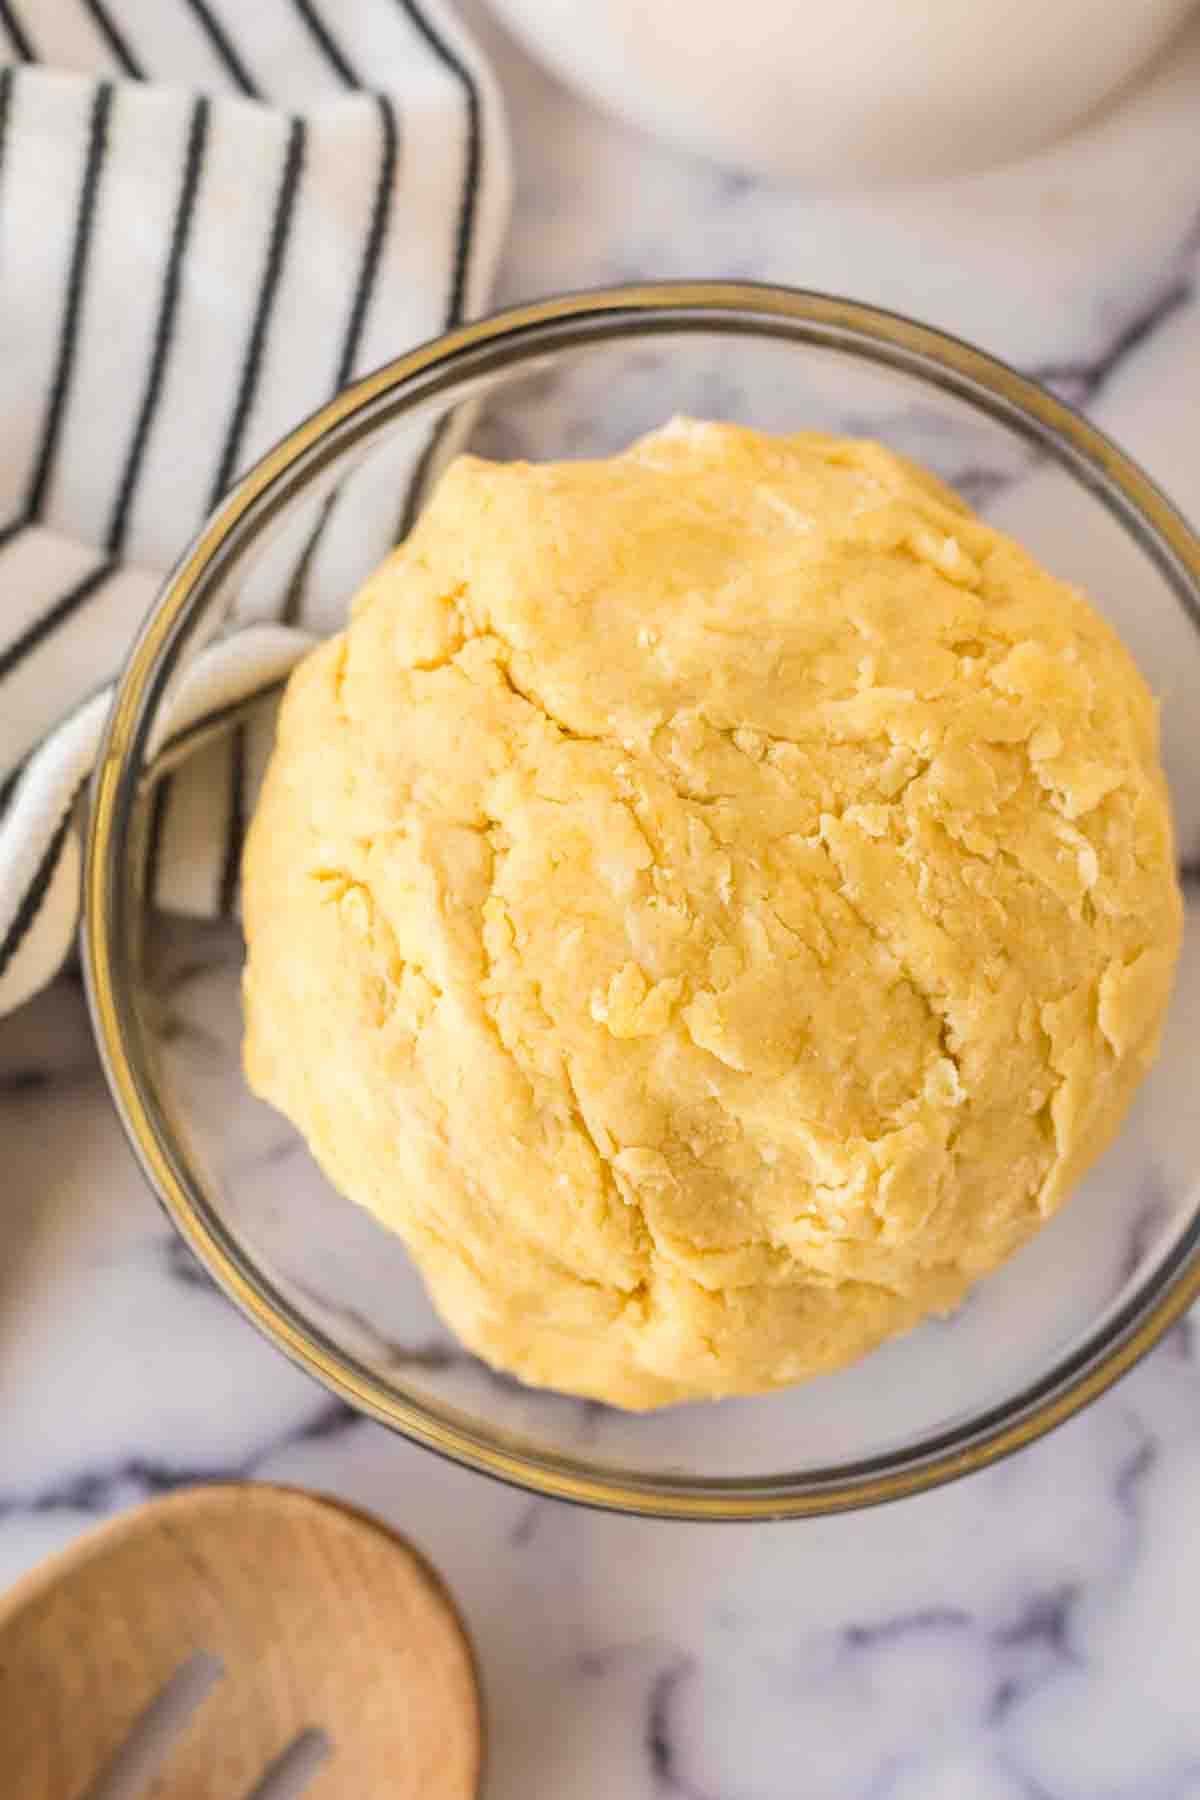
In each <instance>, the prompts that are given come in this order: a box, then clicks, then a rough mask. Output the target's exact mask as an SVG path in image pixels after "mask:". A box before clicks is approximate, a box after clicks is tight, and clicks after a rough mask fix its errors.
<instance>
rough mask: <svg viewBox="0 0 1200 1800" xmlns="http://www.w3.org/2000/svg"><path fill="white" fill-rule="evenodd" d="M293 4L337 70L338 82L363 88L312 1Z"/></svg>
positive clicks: (296, 1)
mask: <svg viewBox="0 0 1200 1800" xmlns="http://www.w3.org/2000/svg"><path fill="white" fill-rule="evenodd" d="M292 4H293V6H294V7H295V8H296V11H297V12H298V13H299V15H300V17H301V18H302V19H303V21H304V23H305V25H307V27H308V29H309V31H310V32H311V33H312V35H313V37H314V38H315V39H316V41H317V43H318V44H319V45H320V47H321V53H322V55H323V56H324V57H325V59H326V61H327V62H328V63H329V64H330V66H331V67H332V68H333V69H334V70H336V72H337V76H338V80H339V81H342V82H344V83H345V85H346V86H347V87H348V88H357V87H361V86H362V82H361V81H360V80H359V78H358V76H357V75H356V74H355V72H354V69H353V68H352V66H351V64H350V61H349V59H348V57H347V56H346V54H345V52H344V51H343V50H342V47H341V45H340V44H339V43H338V41H337V39H336V38H335V37H334V36H333V33H332V32H331V31H330V29H329V27H328V25H326V23H325V21H324V19H323V18H322V17H321V15H320V13H319V12H318V11H317V9H316V7H315V6H314V5H313V4H312V0H292Z"/></svg>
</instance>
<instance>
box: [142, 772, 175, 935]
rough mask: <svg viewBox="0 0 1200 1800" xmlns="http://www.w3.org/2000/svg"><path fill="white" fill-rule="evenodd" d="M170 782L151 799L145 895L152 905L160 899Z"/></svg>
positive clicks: (162, 783)
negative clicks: (159, 881)
mask: <svg viewBox="0 0 1200 1800" xmlns="http://www.w3.org/2000/svg"><path fill="white" fill-rule="evenodd" d="M170 785H171V784H170V780H169V779H168V780H165V781H160V782H159V783H158V784H157V785H156V787H155V789H154V793H153V795H152V796H151V799H150V821H149V824H148V825H147V828H146V877H145V893H146V898H147V900H148V901H149V903H150V905H151V906H153V905H154V904H155V902H156V900H157V898H158V870H159V865H160V864H161V862H162V845H163V825H164V823H165V821H166V817H167V790H168V789H169V787H170Z"/></svg>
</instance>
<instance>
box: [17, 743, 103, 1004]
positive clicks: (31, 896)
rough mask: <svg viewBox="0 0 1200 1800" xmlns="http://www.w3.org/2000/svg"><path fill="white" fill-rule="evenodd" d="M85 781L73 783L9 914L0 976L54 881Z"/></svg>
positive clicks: (19, 945) (84, 779)
mask: <svg viewBox="0 0 1200 1800" xmlns="http://www.w3.org/2000/svg"><path fill="white" fill-rule="evenodd" d="M86 782H87V777H86V776H85V777H84V778H83V780H82V781H80V782H77V783H76V786H75V790H74V792H73V793H72V795H71V798H70V800H69V801H68V802H67V806H66V810H65V811H64V813H63V816H62V818H61V819H60V820H59V822H58V825H57V826H56V827H55V831H54V836H53V837H52V838H51V839H50V842H49V843H48V844H47V845H46V848H45V849H44V850H43V852H42V857H41V861H40V862H39V863H38V866H37V868H36V869H35V870H34V872H33V880H32V881H31V882H30V884H29V886H28V887H27V888H26V889H25V892H24V894H22V896H21V904H20V906H18V908H17V910H16V912H15V913H14V914H13V917H12V923H11V924H10V925H9V928H8V930H7V931H6V932H5V934H4V939H3V942H0V976H3V975H4V973H5V971H6V970H7V968H8V965H9V963H10V962H11V961H12V959H13V957H14V956H15V955H16V954H17V951H18V950H19V949H20V948H21V945H22V943H23V942H24V941H25V934H26V932H27V931H28V930H29V927H30V926H31V925H32V924H33V921H34V920H35V919H36V918H37V915H38V911H39V909H40V907H41V904H42V901H43V900H44V899H45V898H46V894H47V892H48V891H49V887H50V883H51V882H52V881H53V879H54V871H55V869H57V867H58V859H59V857H60V856H61V855H62V852H63V845H64V844H65V843H66V841H67V832H68V831H69V830H70V829H71V814H72V813H73V812H74V810H75V802H76V801H77V800H78V798H79V796H80V794H81V793H82V792H83V789H84V787H85V785H86Z"/></svg>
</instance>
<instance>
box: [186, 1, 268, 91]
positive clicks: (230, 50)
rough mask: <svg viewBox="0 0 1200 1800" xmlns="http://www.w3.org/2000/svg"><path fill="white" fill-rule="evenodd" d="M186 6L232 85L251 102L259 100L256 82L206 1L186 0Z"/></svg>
mask: <svg viewBox="0 0 1200 1800" xmlns="http://www.w3.org/2000/svg"><path fill="white" fill-rule="evenodd" d="M187 4H188V7H189V8H190V10H191V13H192V16H193V17H194V19H195V20H196V23H197V24H198V25H199V26H200V28H201V30H202V31H203V32H204V35H205V37H207V39H208V41H209V43H210V44H211V45H212V47H213V49H214V50H215V51H216V53H217V55H218V56H219V57H220V59H221V61H222V63H224V65H225V71H226V73H227V74H228V76H229V77H230V79H231V80H232V82H233V85H234V86H235V87H236V88H238V89H239V90H240V91H241V92H242V93H243V94H248V95H249V96H250V98H251V99H252V100H261V99H262V94H261V92H260V90H259V87H258V84H257V82H256V81H255V79H254V77H253V76H252V75H251V73H250V71H249V69H248V68H247V67H246V65H245V63H244V62H243V61H242V59H241V57H240V56H239V55H238V53H237V51H236V50H235V49H234V47H233V44H232V42H231V41H230V38H229V34H228V33H227V32H226V30H225V27H224V26H223V25H222V24H221V21H220V20H219V19H218V18H217V16H216V14H215V13H214V12H213V10H212V8H211V7H210V6H209V5H208V4H207V0H187Z"/></svg>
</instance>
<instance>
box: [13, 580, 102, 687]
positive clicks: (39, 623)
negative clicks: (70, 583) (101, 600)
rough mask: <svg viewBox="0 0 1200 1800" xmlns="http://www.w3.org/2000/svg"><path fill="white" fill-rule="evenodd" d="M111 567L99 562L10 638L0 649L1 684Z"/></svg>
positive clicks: (87, 596)
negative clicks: (44, 610) (12, 639)
mask: <svg viewBox="0 0 1200 1800" xmlns="http://www.w3.org/2000/svg"><path fill="white" fill-rule="evenodd" d="M115 568H116V564H115V563H113V562H102V563H101V564H100V566H99V567H98V568H95V569H93V570H92V571H91V573H90V574H89V575H85V576H84V578H83V580H82V581H80V582H77V583H76V585H75V586H74V587H73V588H71V589H70V590H69V591H68V592H67V593H65V594H64V595H63V597H62V599H61V600H56V601H55V603H54V605H53V606H51V607H50V608H49V609H48V610H47V611H46V612H44V613H43V614H42V616H41V618H39V619H35V620H34V621H33V624H32V625H30V626H28V627H27V629H26V630H25V631H23V632H22V633H21V635H20V637H19V638H16V639H14V641H13V642H12V643H11V644H9V645H7V646H6V647H5V648H4V649H3V650H0V681H3V680H4V678H5V676H6V675H11V673H12V671H13V670H14V669H15V668H16V666H17V664H18V663H21V662H24V660H25V658H26V657H27V656H28V655H29V653H30V651H31V650H36V649H37V647H38V645H39V644H40V643H41V642H42V639H43V638H47V637H49V636H50V633H51V632H52V631H57V630H58V627H59V626H60V625H63V624H65V623H66V621H67V620H68V619H69V618H70V617H71V615H72V613H75V612H78V611H79V608H80V607H81V606H83V605H84V604H85V603H86V602H87V601H88V600H90V599H91V597H92V595H93V594H94V593H95V592H96V590H97V588H101V587H103V586H104V583H105V582H106V581H107V580H108V578H109V576H110V575H111V574H112V573H113V571H114V569H115Z"/></svg>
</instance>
